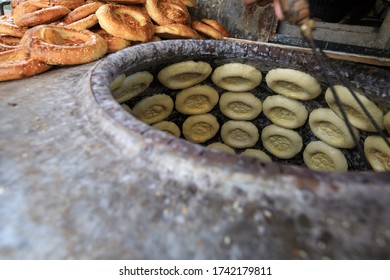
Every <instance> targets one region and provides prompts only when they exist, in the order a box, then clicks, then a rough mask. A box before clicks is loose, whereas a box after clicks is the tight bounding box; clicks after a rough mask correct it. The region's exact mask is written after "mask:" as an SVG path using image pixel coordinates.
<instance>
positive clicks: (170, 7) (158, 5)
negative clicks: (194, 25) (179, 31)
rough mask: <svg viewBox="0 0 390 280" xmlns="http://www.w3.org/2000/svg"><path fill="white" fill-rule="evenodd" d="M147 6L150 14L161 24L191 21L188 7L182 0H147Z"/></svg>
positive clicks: (187, 23) (186, 23) (188, 22)
mask: <svg viewBox="0 0 390 280" xmlns="http://www.w3.org/2000/svg"><path fill="white" fill-rule="evenodd" d="M145 8H146V11H147V12H148V14H149V16H150V17H151V18H152V19H153V20H154V21H155V22H156V23H157V24H159V25H167V24H173V23H180V24H184V25H189V24H190V23H191V16H190V14H189V12H188V9H187V7H186V6H185V5H184V4H183V3H182V2H181V1H180V0H146V3H145Z"/></svg>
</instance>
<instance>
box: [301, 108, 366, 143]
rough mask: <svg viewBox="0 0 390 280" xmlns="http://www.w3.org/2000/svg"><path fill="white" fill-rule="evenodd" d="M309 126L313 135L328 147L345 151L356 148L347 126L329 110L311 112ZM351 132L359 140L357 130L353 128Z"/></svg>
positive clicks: (322, 109)
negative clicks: (344, 149) (345, 149)
mask: <svg viewBox="0 0 390 280" xmlns="http://www.w3.org/2000/svg"><path fill="white" fill-rule="evenodd" d="M309 125H310V129H311V131H312V132H313V133H314V135H315V136H316V137H317V138H318V139H320V140H322V141H324V142H325V143H326V144H328V145H331V146H333V147H335V148H347V149H349V148H353V147H355V146H356V143H355V141H354V140H353V137H352V136H351V134H350V133H349V130H348V127H347V124H346V123H345V122H344V120H342V119H341V118H340V117H339V116H337V115H336V114H335V113H334V112H333V111H332V110H331V109H329V108H318V109H315V110H313V111H312V112H311V113H310V116H309ZM352 130H353V133H354V134H355V136H356V138H357V139H359V138H360V133H359V130H358V129H356V128H354V127H353V128H352Z"/></svg>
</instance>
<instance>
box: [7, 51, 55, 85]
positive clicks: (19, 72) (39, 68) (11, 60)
mask: <svg viewBox="0 0 390 280" xmlns="http://www.w3.org/2000/svg"><path fill="white" fill-rule="evenodd" d="M49 69H50V66H49V65H47V64H45V63H43V62H40V61H37V60H35V59H32V58H30V57H29V54H28V52H27V50H26V49H24V48H16V49H13V50H9V51H4V52H1V53H0V81H9V80H16V79H22V78H25V77H30V76H34V75H36V74H39V73H42V72H45V71H46V70H49Z"/></svg>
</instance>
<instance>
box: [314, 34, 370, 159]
mask: <svg viewBox="0 0 390 280" xmlns="http://www.w3.org/2000/svg"><path fill="white" fill-rule="evenodd" d="M308 40H309V42H310V45H311V47H312V49H313V54H314V58H315V59H316V61H317V63H318V65H319V66H320V68H321V71H322V74H323V75H324V78H325V80H326V82H327V84H328V85H329V88H330V90H331V92H332V94H333V97H334V99H335V100H336V104H337V107H339V109H340V112H341V115H342V117H343V119H344V121H345V123H346V125H347V128H348V131H349V133H350V134H351V136H352V139H353V141H354V142H355V144H356V147H357V149H358V152H359V154H360V155H361V157H362V159H363V161H364V163H365V165H366V166H368V164H367V161H366V157H365V155H364V150H363V147H362V145H361V143H360V141H359V139H358V137H357V136H356V134H355V133H354V132H353V126H352V124H351V122H350V120H349V119H348V115H347V112H346V111H345V108H344V106H343V104H342V102H341V100H340V97H339V96H338V94H337V92H336V90H335V89H334V83H333V82H332V79H331V78H330V76H329V74H328V72H327V71H326V69H329V68H328V67H326V66H325V63H324V61H323V60H322V57H321V52H320V50H319V49H318V48H317V47H316V45H315V43H314V40H313V39H312V38H309V39H308Z"/></svg>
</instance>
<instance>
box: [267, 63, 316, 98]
mask: <svg viewBox="0 0 390 280" xmlns="http://www.w3.org/2000/svg"><path fill="white" fill-rule="evenodd" d="M265 81H266V83H267V85H268V87H269V88H270V89H272V90H273V91H274V92H276V93H279V94H281V95H284V96H286V97H289V98H292V99H298V100H312V99H314V98H316V97H317V96H319V95H320V94H321V86H320V84H319V83H318V81H317V80H316V79H315V78H314V77H312V76H311V75H309V74H307V73H304V72H302V71H299V70H294V69H288V68H277V69H273V70H270V71H269V72H268V73H267V75H266V76H265Z"/></svg>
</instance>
